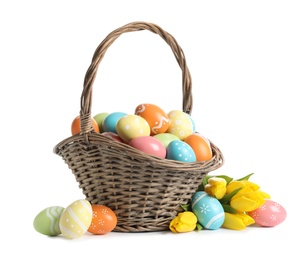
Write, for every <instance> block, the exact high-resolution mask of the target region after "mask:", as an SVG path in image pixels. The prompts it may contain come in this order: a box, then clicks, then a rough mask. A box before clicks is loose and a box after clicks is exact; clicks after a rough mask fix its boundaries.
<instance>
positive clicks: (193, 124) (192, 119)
mask: <svg viewBox="0 0 300 260" xmlns="http://www.w3.org/2000/svg"><path fill="white" fill-rule="evenodd" d="M187 115H188V116H189V118H190V120H191V122H192V126H193V133H195V132H196V130H197V128H196V123H195V121H194V118H193V117H192V116H191V115H189V114H187Z"/></svg>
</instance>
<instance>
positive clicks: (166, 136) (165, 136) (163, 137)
mask: <svg viewBox="0 0 300 260" xmlns="http://www.w3.org/2000/svg"><path fill="white" fill-rule="evenodd" d="M153 137H154V138H156V139H157V140H159V141H161V142H162V143H163V145H164V147H166V148H167V146H168V145H169V143H170V142H172V141H174V140H179V138H178V137H177V136H176V135H173V134H170V133H161V134H157V135H153Z"/></svg>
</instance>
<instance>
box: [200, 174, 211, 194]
mask: <svg viewBox="0 0 300 260" xmlns="http://www.w3.org/2000/svg"><path fill="white" fill-rule="evenodd" d="M211 177H213V176H209V175H206V176H205V177H204V178H203V179H202V183H201V184H200V185H199V186H198V189H197V191H204V187H205V185H206V184H207V182H208V179H209V178H211Z"/></svg>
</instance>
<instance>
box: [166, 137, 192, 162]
mask: <svg viewBox="0 0 300 260" xmlns="http://www.w3.org/2000/svg"><path fill="white" fill-rule="evenodd" d="M166 158H167V159H170V160H176V161H181V162H195V161H196V155H195V152H194V151H193V149H192V148H191V146H189V145H188V144H187V143H185V142H184V141H181V140H173V141H171V142H170V143H169V145H168V146H167V153H166Z"/></svg>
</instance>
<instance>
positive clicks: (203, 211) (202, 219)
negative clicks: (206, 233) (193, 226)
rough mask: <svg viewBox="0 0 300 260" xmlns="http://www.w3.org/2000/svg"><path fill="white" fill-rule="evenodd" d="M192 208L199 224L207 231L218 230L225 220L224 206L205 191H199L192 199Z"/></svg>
mask: <svg viewBox="0 0 300 260" xmlns="http://www.w3.org/2000/svg"><path fill="white" fill-rule="evenodd" d="M191 208H192V211H193V212H194V214H195V215H196V217H197V219H198V222H199V224H200V225H201V226H202V227H203V228H205V229H212V230H214V229H218V228H220V227H221V226H222V225H223V223H224V220H225V212H224V209H223V206H222V204H221V203H220V201H219V200H218V199H216V198H215V197H213V196H211V195H209V194H207V193H206V192H204V191H197V192H195V193H194V195H193V196H192V198H191Z"/></svg>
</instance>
